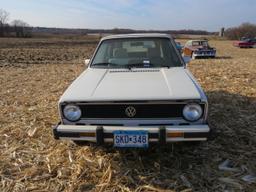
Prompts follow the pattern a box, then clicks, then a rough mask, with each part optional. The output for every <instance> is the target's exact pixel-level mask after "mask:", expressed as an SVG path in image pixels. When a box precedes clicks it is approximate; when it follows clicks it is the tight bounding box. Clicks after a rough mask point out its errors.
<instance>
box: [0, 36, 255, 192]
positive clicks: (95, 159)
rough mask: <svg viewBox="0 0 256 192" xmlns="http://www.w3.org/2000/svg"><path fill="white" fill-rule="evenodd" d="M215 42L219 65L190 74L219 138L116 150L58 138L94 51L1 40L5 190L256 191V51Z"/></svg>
mask: <svg viewBox="0 0 256 192" xmlns="http://www.w3.org/2000/svg"><path fill="white" fill-rule="evenodd" d="M38 41H42V42H44V43H42V44H40V43H38ZM67 42H68V43H67ZM211 44H212V45H214V46H216V48H217V50H218V56H219V57H218V58H217V59H211V60H196V61H192V62H191V64H189V68H190V69H191V71H192V72H193V74H194V75H195V76H196V77H197V79H198V81H199V82H200V83H201V85H202V87H203V88H204V90H205V91H206V94H207V96H208V98H209V102H210V118H209V124H210V126H211V128H213V130H214V133H213V136H214V139H212V140H210V141H208V142H204V143H201V144H200V145H198V146H191V145H190V144H186V143H178V144H173V145H171V144H170V145H168V146H166V147H161V148H159V147H158V146H152V147H151V148H150V149H148V150H131V149H127V150H116V149H113V148H111V147H97V146H94V145H88V146H85V147H78V146H76V145H74V144H73V143H71V142H68V141H55V140H54V139H53V137H52V130H51V126H52V125H53V124H54V123H56V122H58V116H57V100H58V98H59V97H60V95H61V94H62V93H63V91H64V90H65V89H66V87H67V86H68V85H69V84H70V82H71V81H72V80H74V79H75V78H76V77H77V76H78V74H80V73H81V71H83V70H84V67H83V64H82V62H83V61H82V58H83V57H88V55H90V54H91V53H92V51H93V49H94V47H95V45H94V44H93V45H92V44H88V43H86V40H84V41H83V43H81V44H80V43H79V42H78V41H74V43H72V41H68V40H65V41H64V43H63V40H55V39H51V40H46V39H41V40H18V39H7V40H6V39H0V64H1V65H2V66H3V67H0V83H1V90H0V98H1V100H0V108H1V115H0V149H1V154H0V155H1V156H0V175H1V183H0V191H137V192H139V191H161V192H162V191H183V192H185V191H186V192H189V191H225V190H227V191H256V183H255V182H254V183H253V182H252V183H248V182H246V181H243V179H242V177H243V176H246V175H250V174H251V175H252V174H255V173H256V161H255V159H256V148H255V146H256V115H255V114H256V99H255V98H256V49H238V48H234V47H232V46H231V42H229V41H213V42H211ZM63 54H64V55H67V58H69V59H66V58H65V57H64V56H63ZM21 58H23V59H21ZM38 58H41V59H38ZM57 58H59V60H57ZM28 63H30V64H31V65H27V64H28ZM37 63H39V64H37ZM45 63H46V64H45ZM227 159H228V160H229V162H230V163H231V164H232V165H229V167H228V168H227V169H226V168H225V166H224V168H222V166H221V167H220V168H219V165H220V164H221V163H223V162H224V161H225V160H227Z"/></svg>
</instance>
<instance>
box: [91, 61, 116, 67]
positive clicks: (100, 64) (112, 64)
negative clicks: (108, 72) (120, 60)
mask: <svg viewBox="0 0 256 192" xmlns="http://www.w3.org/2000/svg"><path fill="white" fill-rule="evenodd" d="M97 65H98V66H108V67H109V66H120V65H119V64H116V63H109V62H102V63H93V64H92V66H97Z"/></svg>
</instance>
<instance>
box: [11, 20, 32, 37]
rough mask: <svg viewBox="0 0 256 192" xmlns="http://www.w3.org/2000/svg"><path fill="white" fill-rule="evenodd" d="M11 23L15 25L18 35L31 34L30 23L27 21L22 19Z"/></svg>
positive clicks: (26, 35) (25, 35)
mask: <svg viewBox="0 0 256 192" xmlns="http://www.w3.org/2000/svg"><path fill="white" fill-rule="evenodd" d="M11 24H12V26H13V27H14V31H15V32H16V37H28V36H31V31H30V27H29V24H27V23H26V22H24V21H22V20H14V21H12V23H11Z"/></svg>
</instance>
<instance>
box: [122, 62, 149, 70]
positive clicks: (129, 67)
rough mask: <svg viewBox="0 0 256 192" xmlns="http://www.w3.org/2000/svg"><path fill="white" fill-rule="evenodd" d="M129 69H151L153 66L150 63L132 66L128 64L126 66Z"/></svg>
mask: <svg viewBox="0 0 256 192" xmlns="http://www.w3.org/2000/svg"><path fill="white" fill-rule="evenodd" d="M125 66H126V67H127V68H128V69H131V68H134V67H143V68H144V67H145V68H149V67H151V64H149V63H132V64H128V65H125Z"/></svg>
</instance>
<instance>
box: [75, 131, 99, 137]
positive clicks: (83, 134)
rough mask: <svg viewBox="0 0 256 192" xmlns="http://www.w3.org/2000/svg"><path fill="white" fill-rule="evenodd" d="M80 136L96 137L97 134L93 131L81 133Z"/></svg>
mask: <svg viewBox="0 0 256 192" xmlns="http://www.w3.org/2000/svg"><path fill="white" fill-rule="evenodd" d="M79 135H80V137H95V136H96V134H95V133H93V132H91V133H79Z"/></svg>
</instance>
